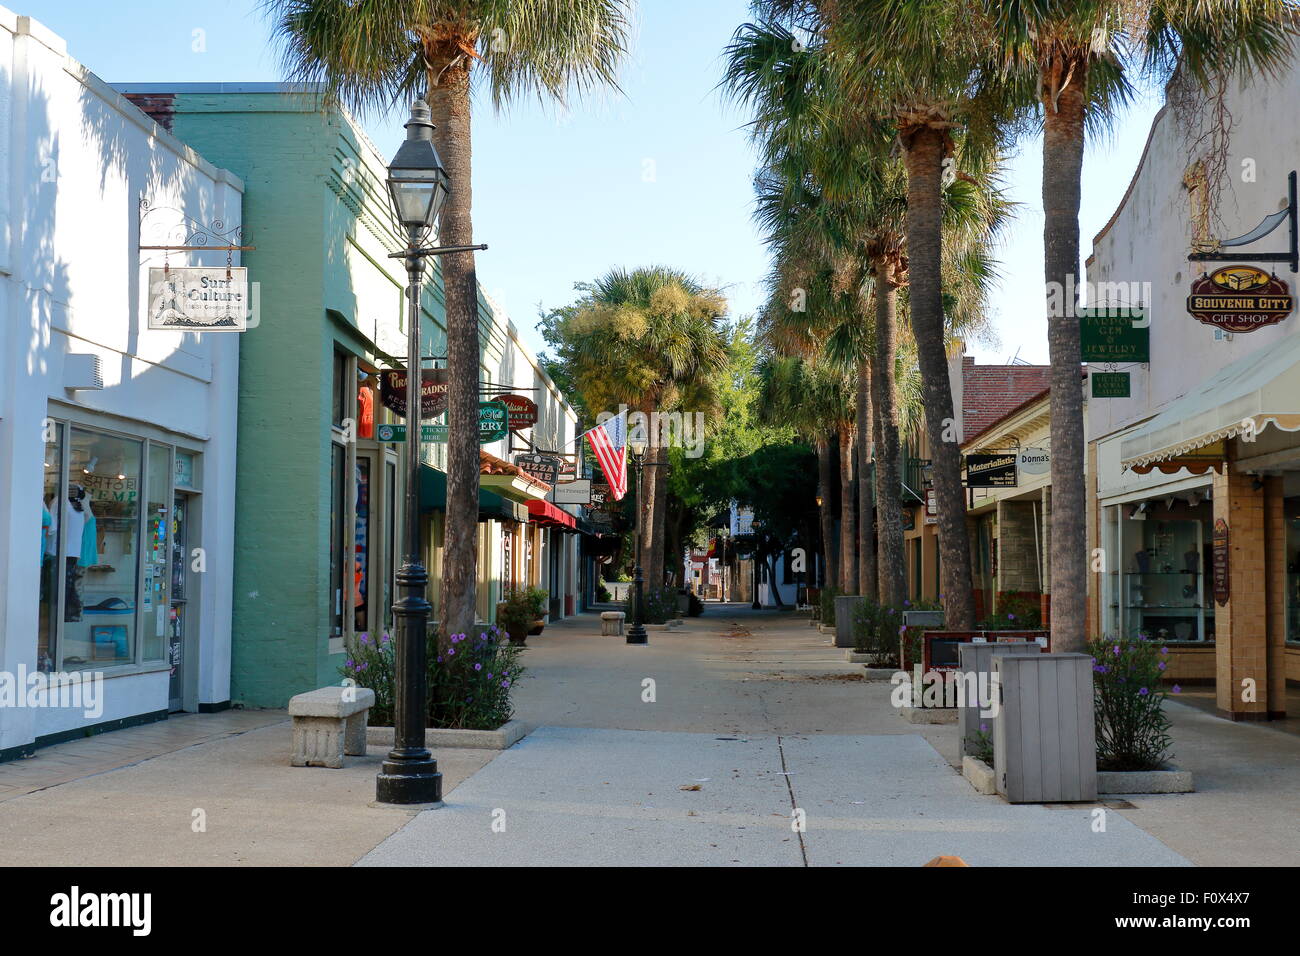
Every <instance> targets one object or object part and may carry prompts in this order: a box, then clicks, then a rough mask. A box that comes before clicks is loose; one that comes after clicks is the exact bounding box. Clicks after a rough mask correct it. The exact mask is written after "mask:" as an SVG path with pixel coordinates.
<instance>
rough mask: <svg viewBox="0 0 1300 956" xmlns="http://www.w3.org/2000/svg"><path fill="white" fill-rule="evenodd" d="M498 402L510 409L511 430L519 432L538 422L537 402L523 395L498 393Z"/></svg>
mask: <svg viewBox="0 0 1300 956" xmlns="http://www.w3.org/2000/svg"><path fill="white" fill-rule="evenodd" d="M496 400H497V401H498V402H503V403H505V406H506V408H507V409H509V410H510V430H511V431H512V432H517V431H519V430H520V429H522V428H529V427H531V426H533V425H536V424H537V403H536V402H535V401H533V400H532V399H531V398H525V397H524V396H523V395H498V396H497V397H496Z"/></svg>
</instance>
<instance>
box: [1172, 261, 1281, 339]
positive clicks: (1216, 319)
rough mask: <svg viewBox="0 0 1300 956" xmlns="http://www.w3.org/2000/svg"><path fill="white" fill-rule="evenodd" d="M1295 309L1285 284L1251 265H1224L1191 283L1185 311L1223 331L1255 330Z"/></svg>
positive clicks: (1271, 323)
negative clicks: (1190, 291) (1190, 292)
mask: <svg viewBox="0 0 1300 956" xmlns="http://www.w3.org/2000/svg"><path fill="white" fill-rule="evenodd" d="M1293 308H1295V300H1294V299H1293V298H1292V296H1291V290H1290V289H1289V288H1288V287H1287V284H1286V283H1285V282H1283V281H1282V280H1281V279H1279V278H1278V277H1277V276H1274V275H1270V274H1269V273H1267V272H1265V271H1264V270H1263V269H1256V268H1255V267H1254V266H1225V267H1224V268H1222V269H1215V270H1214V271H1213V272H1211V273H1210V274H1209V275H1208V276H1201V277H1200V278H1199V279H1197V280H1196V281H1195V282H1193V283H1192V294H1191V295H1189V296H1188V297H1187V311H1188V312H1190V313H1191V315H1192V318H1194V319H1196V321H1198V322H1203V323H1205V324H1206V325H1212V326H1214V327H1215V328H1216V329H1222V330H1223V331H1225V332H1254V331H1255V330H1256V329H1261V328H1263V327H1264V326H1266V325H1276V324H1277V323H1278V322H1281V321H1282V320H1283V319H1285V318H1286V317H1287V316H1288V315H1290V314H1291V310H1292V309H1293Z"/></svg>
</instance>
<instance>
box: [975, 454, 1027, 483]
mask: <svg viewBox="0 0 1300 956" xmlns="http://www.w3.org/2000/svg"><path fill="white" fill-rule="evenodd" d="M966 487H967V488H1014V487H1016V456H1015V455H1014V454H1002V455H967V456H966Z"/></svg>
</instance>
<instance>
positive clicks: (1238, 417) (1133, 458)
mask: <svg viewBox="0 0 1300 956" xmlns="http://www.w3.org/2000/svg"><path fill="white" fill-rule="evenodd" d="M1269 425H1272V426H1274V427H1275V428H1280V429H1282V430H1283V431H1289V432H1291V431H1300V334H1296V335H1290V336H1288V337H1287V338H1286V339H1284V340H1283V341H1282V342H1280V343H1278V344H1277V345H1276V346H1274V347H1271V348H1263V349H1260V350H1258V351H1256V352H1253V353H1251V354H1250V355H1246V356H1243V357H1242V358H1240V359H1238V360H1237V361H1235V362H1233V363H1231V364H1230V365H1226V366H1224V367H1223V368H1222V369H1220V370H1219V371H1218V373H1216V374H1215V375H1213V376H1211V377H1210V378H1208V379H1206V380H1205V381H1203V382H1201V383H1199V384H1197V385H1195V386H1193V387H1192V388H1190V389H1189V390H1188V391H1187V392H1186V394H1184V395H1183V396H1182V397H1181V398H1179V399H1177V400H1175V401H1174V402H1173V403H1172V404H1170V405H1169V406H1167V407H1166V408H1165V409H1164V411H1162V412H1160V414H1158V415H1156V416H1155V417H1154V418H1152V419H1151V420H1150V421H1148V422H1146V423H1145V424H1144V425H1141V426H1139V427H1138V428H1137V429H1136V430H1135V431H1134V432H1133V433H1132V434H1131V435H1129V436H1128V437H1126V438H1125V439H1124V440H1123V442H1122V443H1121V444H1120V464H1121V465H1122V466H1123V467H1125V468H1131V469H1132V470H1133V471H1136V472H1138V473H1139V474H1145V473H1146V472H1149V471H1151V470H1152V469H1153V468H1158V469H1160V470H1161V471H1164V472H1174V471H1177V470H1178V469H1180V468H1187V469H1189V470H1190V471H1192V472H1193V473H1196V474H1202V473H1204V472H1205V471H1207V470H1209V469H1210V468H1214V469H1215V470H1218V469H1219V468H1221V467H1222V463H1223V461H1224V459H1225V458H1226V457H1227V446H1226V442H1227V441H1228V439H1231V438H1237V437H1238V436H1251V437H1253V436H1254V435H1258V434H1259V433H1260V432H1261V431H1263V430H1264V429H1265V428H1266V427H1268V426H1269Z"/></svg>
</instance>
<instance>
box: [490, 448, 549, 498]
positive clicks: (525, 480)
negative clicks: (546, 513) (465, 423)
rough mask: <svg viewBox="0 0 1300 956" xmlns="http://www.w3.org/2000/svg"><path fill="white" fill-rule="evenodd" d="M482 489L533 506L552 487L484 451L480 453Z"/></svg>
mask: <svg viewBox="0 0 1300 956" xmlns="http://www.w3.org/2000/svg"><path fill="white" fill-rule="evenodd" d="M478 462H479V476H478V483H479V487H480V488H488V489H491V490H492V491H494V492H495V493H496V494H498V495H500V496H501V497H503V498H510V499H512V500H514V501H522V502H524V503H526V504H531V503H532V502H534V501H540V500H541V499H543V498H545V497H546V496H547V495H548V494H550V492H551V486H550V485H548V484H547V483H546V482H544V481H541V480H539V479H537V478H534V477H533V476H532V475H530V474H528V473H527V472H525V471H524V470H523V469H521V468H520V467H519V466H518V465H512V464H510V462H508V461H503V460H502V459H500V458H498V457H497V456H496V455H491V454H489V453H487V452H485V451H483V450H481V449H480V450H479V453H478Z"/></svg>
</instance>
